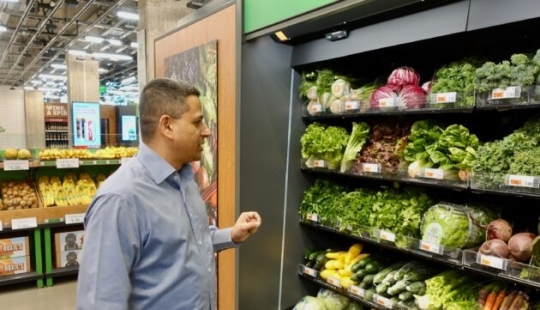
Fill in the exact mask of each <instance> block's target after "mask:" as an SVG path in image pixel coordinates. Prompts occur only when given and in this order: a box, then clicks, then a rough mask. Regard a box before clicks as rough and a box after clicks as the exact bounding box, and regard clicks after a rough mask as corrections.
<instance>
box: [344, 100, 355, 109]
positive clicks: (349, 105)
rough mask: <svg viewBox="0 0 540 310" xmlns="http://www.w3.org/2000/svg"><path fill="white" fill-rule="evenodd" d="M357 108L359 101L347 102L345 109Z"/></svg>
mask: <svg viewBox="0 0 540 310" xmlns="http://www.w3.org/2000/svg"><path fill="white" fill-rule="evenodd" d="M357 109H358V101H346V102H345V110H357Z"/></svg>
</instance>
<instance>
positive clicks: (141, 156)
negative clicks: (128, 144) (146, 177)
mask: <svg viewBox="0 0 540 310" xmlns="http://www.w3.org/2000/svg"><path fill="white" fill-rule="evenodd" d="M137 158H138V160H139V161H140V162H141V164H142V165H143V166H144V167H145V168H146V170H148V172H149V173H150V176H151V177H152V179H153V180H154V182H156V184H160V183H161V182H163V181H165V180H166V179H167V178H168V177H169V176H171V175H172V174H173V173H174V172H176V171H175V170H174V167H173V166H171V165H170V164H169V163H168V162H167V161H165V160H164V159H163V158H161V156H159V155H158V154H157V153H156V152H154V151H153V150H152V149H151V148H149V147H148V146H147V145H146V144H144V143H142V142H141V143H140V145H139V152H138V154H137ZM179 174H180V177H181V178H182V179H183V178H185V179H192V178H193V172H192V168H191V165H190V164H185V165H184V166H182V168H180V171H179Z"/></svg>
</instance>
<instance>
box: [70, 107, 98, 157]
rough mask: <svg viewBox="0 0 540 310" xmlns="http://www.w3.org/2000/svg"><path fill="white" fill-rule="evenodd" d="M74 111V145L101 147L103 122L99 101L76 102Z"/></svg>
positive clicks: (72, 109)
mask: <svg viewBox="0 0 540 310" xmlns="http://www.w3.org/2000/svg"><path fill="white" fill-rule="evenodd" d="M71 111H72V113H73V118H72V120H73V121H72V124H73V146H75V147H81V146H86V147H89V148H99V147H100V146H101V124H100V120H101V117H100V111H99V103H91V102H76V101H74V102H73V104H72V107H71Z"/></svg>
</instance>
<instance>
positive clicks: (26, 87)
mask: <svg viewBox="0 0 540 310" xmlns="http://www.w3.org/2000/svg"><path fill="white" fill-rule="evenodd" d="M24 90H29V91H34V90H36V89H35V88H34V87H33V86H25V87H24Z"/></svg>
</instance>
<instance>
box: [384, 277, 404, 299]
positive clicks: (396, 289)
mask: <svg viewBox="0 0 540 310" xmlns="http://www.w3.org/2000/svg"><path fill="white" fill-rule="evenodd" d="M408 284H409V282H408V281H407V280H400V281H397V282H396V284H394V285H392V286H391V287H389V288H388V290H387V291H386V293H388V295H392V296H395V295H398V294H400V293H401V292H403V291H405V288H406V287H407V285H408Z"/></svg>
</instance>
